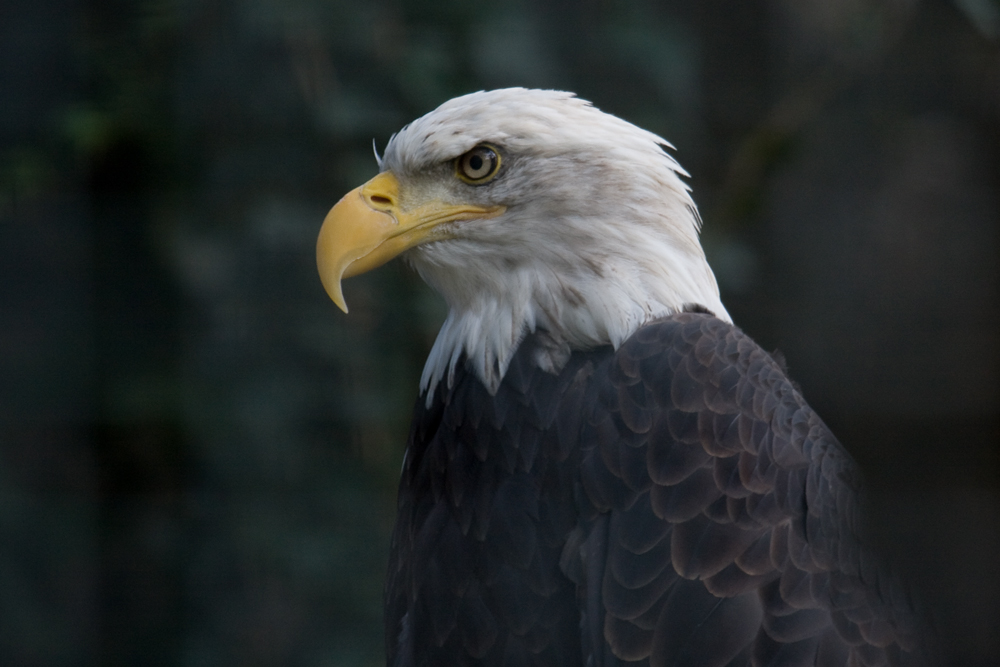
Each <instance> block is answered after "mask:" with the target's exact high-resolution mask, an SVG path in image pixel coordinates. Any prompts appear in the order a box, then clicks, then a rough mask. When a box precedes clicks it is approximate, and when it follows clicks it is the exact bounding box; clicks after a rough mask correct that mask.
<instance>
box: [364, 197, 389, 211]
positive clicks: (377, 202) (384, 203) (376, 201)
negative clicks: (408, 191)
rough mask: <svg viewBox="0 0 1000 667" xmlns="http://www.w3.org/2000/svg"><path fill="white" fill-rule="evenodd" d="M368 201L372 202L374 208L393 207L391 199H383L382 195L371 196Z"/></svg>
mask: <svg viewBox="0 0 1000 667" xmlns="http://www.w3.org/2000/svg"><path fill="white" fill-rule="evenodd" d="M368 201H370V202H371V203H372V204H373V205H374V206H378V207H386V208H388V207H390V206H392V200H391V199H389V198H388V197H383V196H382V195H371V196H370V197H369V198H368Z"/></svg>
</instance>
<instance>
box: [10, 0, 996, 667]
mask: <svg viewBox="0 0 1000 667" xmlns="http://www.w3.org/2000/svg"><path fill="white" fill-rule="evenodd" d="M509 85H525V86H532V87H551V88H560V89H567V90H573V91H575V92H577V93H578V94H579V95H580V96H581V97H584V98H586V99H589V100H592V101H593V102H594V103H595V104H596V105H597V106H598V107H600V108H601V109H604V110H605V111H608V112H611V113H614V114H617V115H620V116H622V117H623V118H626V119H628V120H630V121H632V122H634V123H636V124H638V125H641V126H643V127H645V128H648V129H650V130H652V131H655V132H657V133H660V134H662V135H663V136H664V137H666V138H668V139H669V140H670V141H672V142H673V143H674V144H675V146H676V148H677V150H676V155H677V157H678V159H679V160H680V162H681V163H682V164H683V165H684V166H685V167H686V168H687V169H688V170H689V171H690V172H691V181H690V182H691V184H692V186H693V188H694V195H695V199H696V201H697V202H698V203H699V205H700V207H701V211H702V215H703V217H704V219H705V232H704V242H705V247H706V250H707V253H708V255H709V260H710V261H711V262H712V264H713V266H714V267H715V270H716V272H717V275H718V278H719V282H720V285H721V287H722V292H723V298H724V300H725V302H726V304H727V306H728V307H729V309H730V312H731V313H732V315H733V317H734V318H735V320H736V322H737V323H738V324H739V325H741V326H742V327H743V328H744V329H745V330H746V331H747V332H749V333H750V334H751V335H752V336H753V337H754V338H756V339H757V340H758V341H759V342H760V343H761V344H762V345H764V347H765V348H767V349H779V350H780V351H781V352H783V353H784V355H785V356H786V357H787V359H788V364H789V367H790V370H791V374H792V376H793V377H794V378H795V379H796V380H797V381H798V382H799V383H800V384H801V385H802V387H803V390H804V393H805V395H806V396H807V398H808V399H809V400H810V402H811V403H812V405H813V406H814V407H815V408H816V409H817V410H818V411H819V413H820V414H821V415H823V416H824V418H825V419H826V420H827V421H828V422H829V424H830V425H831V426H832V428H833V430H834V432H835V433H837V434H838V436H839V437H840V439H841V440H842V441H843V442H844V444H845V445H846V446H847V448H848V449H849V450H850V451H851V452H852V453H853V454H854V455H855V457H856V458H857V459H858V460H859V462H860V463H861V464H862V465H863V467H864V468H865V470H866V472H867V474H868V479H869V482H870V487H871V490H872V499H873V503H872V504H873V521H874V522H876V525H877V526H878V527H879V530H878V533H879V535H880V537H881V541H882V542H883V544H882V546H883V547H884V548H885V549H886V550H887V551H888V552H889V553H890V554H891V555H892V557H893V558H894V560H895V561H896V562H897V563H898V565H899V567H900V568H901V569H903V570H904V571H908V572H909V573H910V575H911V576H912V577H913V578H914V579H915V580H916V581H918V583H919V585H920V586H921V587H922V589H923V597H924V600H925V603H926V606H927V607H928V608H930V609H931V610H932V611H933V612H934V614H935V615H936V617H937V619H938V623H939V624H940V626H941V628H942V631H943V634H944V635H945V637H946V641H947V642H948V646H949V650H950V655H951V656H952V662H953V664H955V665H971V666H979V665H982V666H984V667H985V666H986V665H993V664H997V662H996V661H997V658H998V656H1000V630H997V628H998V627H1000V602H998V600H1000V565H998V563H1000V555H998V554H1000V500H998V498H1000V454H998V435H1000V416H998V414H1000V400H998V398H1000V397H998V393H1000V353H998V346H997V344H998V342H1000V336H998V325H1000V291H998V288H1000V275H998V267H1000V238H998V232H1000V4H998V2H997V1H996V0H837V1H833V0H751V1H746V2H729V1H726V0H680V1H678V2H672V3H666V2H664V3H656V2H611V1H606V0H605V1H597V0H590V1H589V2H583V3H570V2H565V1H562V0H546V1H544V2H520V3H502V4H491V3H468V2H459V1H457V0H452V1H448V2H431V1H423V2H421V1H418V0H396V1H385V2H371V3H358V2H336V1H327V2H324V1H321V0H284V1H282V0H207V1H205V2H190V1H184V0H92V1H89V2H88V1H82V0H33V1H28V0H5V1H4V2H2V3H0V665H3V666H4V667H13V666H17V667H21V666H36V665H37V666H42V665H44V666H49V665H52V666H57V665H67V666H77V665H80V666H91V665H95V666H96V665H102V666H103V665H108V666H118V665H123V666H124V665H150V666H157V665H183V666H188V665H190V666H202V665H204V666H215V665H268V666H269V665H304V666H310V667H311V666H317V667H318V666H325V665H378V664H381V663H382V662H383V658H382V631H381V586H382V574H383V569H384V566H385V565H384V564H385V559H386V554H387V549H388V539H387V535H388V531H389V529H390V527H391V523H392V520H393V514H394V503H395V484H396V478H397V474H398V470H399V465H400V460H401V457H402V444H403V441H404V438H405V433H406V428H407V424H408V422H409V416H410V410H411V407H412V404H413V401H414V398H415V394H416V390H417V378H418V376H419V372H420V369H421V367H422V364H423V360H424V357H425V355H426V353H427V351H428V349H429V346H430V343H431V342H432V340H433V337H434V335H435V333H436V330H437V326H438V324H439V323H440V321H441V320H442V319H443V315H444V308H443V305H442V303H441V302H440V301H439V300H438V299H437V297H436V296H434V295H433V294H432V293H430V292H429V291H428V290H427V289H426V288H425V287H424V286H423V285H422V284H421V283H420V281H419V280H418V279H417V278H416V277H415V276H413V275H410V274H409V273H408V272H407V271H406V270H405V268H403V267H402V266H400V265H399V264H398V263H393V264H391V265H389V266H387V267H385V268H383V269H381V270H379V271H377V272H375V273H372V274H369V275H366V276H363V277H359V278H356V279H352V280H350V281H348V282H347V283H346V286H345V291H346V296H347V300H348V302H349V303H350V305H351V315H350V316H349V317H347V316H344V315H343V314H342V313H340V312H339V311H338V310H337V309H336V308H335V307H334V306H333V304H332V303H331V302H330V301H329V300H328V299H327V297H326V296H325V294H324V293H323V290H322V288H321V286H320V283H319V280H318V278H317V276H316V271H315V268H314V254H313V253H314V250H313V243H314V239H315V236H316V233H317V231H318V229H319V225H320V222H321V221H322V219H323V216H324V214H325V212H326V210H327V209H328V208H329V207H330V206H331V205H332V204H333V203H334V202H336V200H337V199H338V198H339V197H340V196H341V194H343V193H344V192H346V191H347V190H349V189H350V188H353V187H354V186H356V185H358V184H359V183H361V182H363V181H364V180H366V179H367V178H370V177H371V176H372V175H374V174H375V172H376V165H375V160H374V158H373V157H372V147H371V143H372V139H373V138H374V139H375V141H376V143H377V144H378V145H379V147H380V148H381V147H384V145H385V143H386V141H387V140H388V138H389V136H390V134H391V132H393V131H394V130H396V129H398V128H399V127H400V126H401V125H402V124H404V123H405V122H407V121H408V120H410V119H412V118H414V117H416V116H418V115H421V114H423V113H426V112H427V111H430V110H431V109H432V108H434V107H435V106H437V105H438V104H440V103H441V102H443V101H445V100H446V99H448V98H450V97H453V96H455V95H458V94H461V93H466V92H470V91H474V90H478V89H483V88H495V87H503V86H509Z"/></svg>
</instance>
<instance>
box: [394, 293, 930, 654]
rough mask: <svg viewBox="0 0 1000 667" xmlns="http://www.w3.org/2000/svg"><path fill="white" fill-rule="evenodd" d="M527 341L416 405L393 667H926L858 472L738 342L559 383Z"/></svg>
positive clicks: (397, 572)
mask: <svg viewBox="0 0 1000 667" xmlns="http://www.w3.org/2000/svg"><path fill="white" fill-rule="evenodd" d="M535 338H536V337H534V336H529V337H528V338H527V339H526V340H525V341H524V342H523V343H522V344H521V346H520V348H519V349H518V351H517V353H516V354H515V355H514V356H513V358H512V359H511V365H510V370H509V372H508V373H507V375H506V376H505V378H504V380H503V381H502V382H501V383H500V384H499V386H498V388H497V391H496V393H495V395H492V394H491V393H490V392H489V391H488V390H487V388H486V387H485V386H484V385H483V384H482V382H481V381H480V380H479V378H478V377H477V376H476V374H475V373H474V372H470V371H468V370H466V367H465V366H464V365H460V366H459V367H458V369H457V371H456V375H455V382H454V384H453V385H452V387H451V388H449V389H447V390H446V391H443V392H441V393H440V394H439V395H437V396H436V397H435V398H434V399H433V400H432V401H430V402H429V403H428V402H426V401H425V398H424V397H421V399H420V400H419V401H418V404H417V407H416V414H415V419H414V424H413V427H412V431H411V434H410V439H409V443H408V447H407V456H406V463H405V467H404V470H403V476H402V481H401V484H400V492H399V518H398V520H397V525H396V528H395V532H394V535H393V541H392V554H391V557H390V564H389V575H388V579H387V585H386V642H387V646H388V663H387V664H389V665H393V666H396V667H410V666H414V667H416V666H422V665H441V664H456V665H458V664H482V665H504V664H524V665H593V666H595V667H596V666H599V665H617V664H624V663H626V662H627V663H629V664H632V663H641V664H648V665H675V666H679V665H699V666H706V665H718V666H719V667H723V666H725V665H755V666H763V665H772V666H775V667H785V666H790V665H823V666H824V667H825V666H828V665H829V666H832V665H890V664H891V665H922V664H930V663H931V662H932V660H931V657H930V656H931V655H932V648H931V647H930V640H929V639H928V637H929V635H927V634H926V633H925V632H924V630H923V628H922V627H921V626H920V625H919V621H918V614H917V613H916V610H915V609H914V608H913V606H912V602H910V600H911V596H910V595H909V594H908V592H907V591H905V590H904V589H902V588H901V586H900V584H898V583H897V582H896V581H895V580H894V579H892V578H891V577H890V576H889V575H888V572H887V571H886V570H885V569H884V568H883V567H882V566H881V565H880V564H879V563H878V561H877V560H876V558H875V556H874V554H873V553H872V552H871V551H870V550H869V549H868V548H867V547H866V545H865V541H864V536H863V535H860V534H859V532H858V530H859V528H858V527H859V526H860V525H861V522H860V520H859V516H858V512H859V500H860V495H861V487H860V479H859V477H858V474H857V470H856V467H855V465H854V463H853V462H852V461H851V459H850V457H849V456H848V455H847V454H846V452H845V451H844V450H843V448H842V447H841V446H840V445H839V444H838V443H837V441H836V439H835V438H834V437H833V436H832V435H831V434H830V432H829V430H828V429H827V428H826V426H825V425H824V424H823V423H822V421H821V420H820V419H819V418H818V417H817V416H816V414H815V413H814V412H813V411H812V410H811V409H810V408H809V406H808V405H807V404H806V403H805V401H804V400H803V399H802V397H801V395H800V394H799V393H798V391H797V390H796V389H795V387H794V386H793V385H792V383H791V382H790V381H789V380H788V379H787V378H786V377H785V374H784V372H783V371H782V370H781V368H780V367H779V366H778V364H777V363H775V362H774V361H773V360H772V359H771V358H770V356H769V355H767V354H766V353H765V352H764V351H762V350H761V349H760V348H759V347H758V346H757V345H756V344H754V343H753V342H752V341H751V340H750V339H749V338H747V337H746V336H745V335H744V334H743V333H742V332H740V331H739V330H738V329H736V328H735V327H733V326H732V325H731V324H729V323H727V322H724V321H722V320H719V319H717V318H715V317H713V316H711V315H709V314H704V313H690V312H689V313H678V314H675V315H672V316H669V317H666V318H663V319H661V320H658V321H656V322H653V323H651V324H648V325H646V326H644V327H642V328H641V329H639V330H638V331H637V332H636V333H635V334H634V335H633V336H632V337H631V338H629V340H627V341H626V342H625V343H624V344H623V345H622V346H621V347H620V348H619V349H618V350H617V351H616V350H614V349H612V348H611V347H610V346H606V347H601V348H596V349H593V350H591V351H581V352H575V353H573V354H572V356H571V357H570V358H569V360H568V362H567V363H566V364H565V366H563V368H562V369H561V370H560V371H559V372H558V374H556V375H553V374H551V373H548V372H546V371H544V370H542V369H541V368H539V366H538V364H537V362H536V356H535V355H534V354H533V348H534V347H535V345H536V344H539V343H536V340H535ZM508 450H509V451H508ZM525 450H528V451H527V453H526V451H525Z"/></svg>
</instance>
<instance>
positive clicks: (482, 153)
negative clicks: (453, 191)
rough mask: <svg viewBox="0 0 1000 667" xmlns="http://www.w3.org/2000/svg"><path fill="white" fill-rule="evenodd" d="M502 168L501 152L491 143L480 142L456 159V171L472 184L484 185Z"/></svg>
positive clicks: (461, 177)
mask: <svg viewBox="0 0 1000 667" xmlns="http://www.w3.org/2000/svg"><path fill="white" fill-rule="evenodd" d="M499 170H500V152H499V151H497V149H495V148H493V146H490V145H489V144H480V145H479V146H476V147H475V148H473V149H472V150H471V151H469V152H468V153H465V154H464V155H462V156H460V157H459V158H458V160H456V161H455V173H456V174H457V175H458V177H459V178H460V179H462V180H463V181H465V182H466V183H469V184H470V185H482V184H483V183H486V182H487V181H489V180H490V179H492V178H493V177H494V176H496V175H497V171H499Z"/></svg>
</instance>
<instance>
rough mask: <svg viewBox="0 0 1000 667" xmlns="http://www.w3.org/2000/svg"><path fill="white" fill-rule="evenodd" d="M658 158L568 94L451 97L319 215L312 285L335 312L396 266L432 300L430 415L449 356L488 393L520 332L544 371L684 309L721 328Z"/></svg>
mask: <svg viewBox="0 0 1000 667" xmlns="http://www.w3.org/2000/svg"><path fill="white" fill-rule="evenodd" d="M666 148H672V146H670V144H669V143H667V142H666V141H665V140H664V139H662V138H660V137H659V136H657V135H655V134H653V133H651V132H647V131H646V130H643V129H640V128H638V127H636V126H635V125H632V124H631V123H628V122H626V121H624V120H621V119H620V118H617V117H615V116H612V115H610V114H606V113H603V112H601V111H600V110H598V109H597V108H595V107H594V106H592V105H591V104H590V103H589V102H586V101H584V100H581V99H579V98H577V97H575V96H574V95H573V94H572V93H566V92H558V91H549V90H527V89H524V88H509V89H504V90H494V91H488V92H478V93H472V94H469V95H464V96H462V97H458V98H455V99H453V100H450V101H448V102H445V103H444V104H442V105H441V106H440V107H438V108H437V109H435V110H434V111H431V112H430V113H428V114H427V115H425V116H423V117H421V118H418V119H417V120H415V121H413V122H412V123H410V124H409V125H407V126H406V127H404V128H403V129H402V130H400V131H399V132H397V133H396V134H395V135H393V137H392V138H391V139H390V140H389V144H388V146H387V147H386V149H385V154H384V156H383V158H382V159H381V160H380V173H379V174H378V175H377V176H376V177H375V178H373V179H372V180H370V181H368V182H367V183H365V184H364V185H362V186H360V187H359V188H357V189H355V190H352V191H351V192H349V193H348V194H347V195H345V196H344V197H343V198H342V199H341V200H340V202H338V203H337V205H336V206H334V207H333V209H331V211H330V213H329V214H328V215H327V217H326V220H325V221H324V223H323V227H322V229H321V230H320V234H319V240H318V242H317V263H318V266H319V272H320V276H321V278H322V280H323V285H324V287H325V288H326V290H327V293H328V294H329V295H330V297H331V298H332V299H333V301H334V302H335V303H336V304H337V305H338V306H339V307H340V308H341V309H342V310H344V311H345V312H346V311H347V306H346V304H345V301H344V297H343V293H342V292H341V287H340V283H341V279H343V278H347V277H350V276H354V275H357V274H360V273H364V272H365V271H368V270H370V269H373V268H375V267H377V266H380V265H381V264H383V263H385V262H387V261H388V260H390V259H392V258H393V257H395V256H397V255H401V256H402V257H403V259H404V260H405V261H406V262H408V263H409V264H410V265H411V266H412V267H413V268H414V269H415V270H416V271H417V273H419V274H420V276H421V277H422V278H423V279H424V280H425V281H426V282H427V283H428V284H429V285H430V286H431V287H432V288H434V289H435V290H436V291H437V292H438V293H440V294H441V295H442V296H443V297H444V299H445V301H446V302H447V304H448V307H449V313H448V317H447V319H446V320H445V323H444V325H443V326H442V328H441V331H440V333H439V334H438V337H437V340H436V341H435V343H434V347H433V349H432V351H431V354H430V356H429V358H428V360H427V365H426V367H425V368H424V373H423V378H422V379H421V389H422V390H423V391H426V392H427V400H428V402H429V401H430V399H431V397H432V396H433V392H434V388H435V387H436V386H437V384H438V383H439V382H440V381H441V380H442V379H443V378H448V381H449V383H450V381H451V377H452V376H453V373H454V369H455V367H456V364H457V363H459V360H460V359H462V358H465V359H466V363H468V364H470V366H471V368H473V369H474V371H475V373H476V374H477V375H478V377H479V379H480V380H481V381H482V382H483V384H485V385H486V387H487V388H488V389H489V390H490V391H491V392H495V391H496V388H497V387H498V386H499V384H500V381H501V380H502V378H503V376H504V373H505V372H506V370H507V366H508V364H509V363H510V359H511V356H512V355H513V353H514V351H515V350H516V349H517V346H518V344H519V343H520V342H521V340H522V339H523V338H524V336H525V335H527V334H528V333H529V332H541V333H543V334H544V339H545V341H546V343H547V344H546V345H545V346H544V351H543V352H540V353H539V355H538V363H539V364H540V365H541V366H542V368H545V369H546V370H550V371H553V372H555V371H558V369H559V368H560V367H561V366H562V364H563V363H564V362H565V360H566V359H567V358H568V356H569V354H570V352H571V351H572V350H574V349H586V348H591V347H595V346H599V345H606V344H611V345H614V346H615V347H617V346H618V345H619V344H620V343H621V342H623V341H624V340H625V339H626V338H628V336H629V335H631V334H632V333H633V332H635V330H636V329H638V328H639V327H640V326H642V325H643V324H644V323H646V322H648V321H650V320H653V319H656V318H658V317H662V316H664V315H669V314H670V313H673V312H676V311H678V310H681V309H682V308H683V307H684V306H685V305H688V304H697V305H700V306H703V307H705V308H707V309H708V310H709V311H711V312H713V313H714V314H715V315H716V316H717V317H720V318H722V319H726V320H728V319H729V316H728V314H727V313H726V310H725V308H724V307H723V306H722V303H721V301H720V299H719V290H718V286H717V284H716V281H715V276H714V275H713V274H712V270H711V269H710V268H709V266H708V263H707V262H706V261H705V254H704V252H703V250H702V248H701V244H700V243H699V241H698V231H699V227H700V218H699V216H698V212H697V208H696V207H695V204H694V202H693V200H692V199H691V195H690V191H689V188H688V187H687V185H686V184H685V183H684V181H682V180H681V176H687V173H686V172H685V171H684V170H683V169H682V168H681V167H680V165H679V164H678V163H677V162H676V161H675V160H674V159H673V157H671V156H670V155H669V154H667V153H666V152H665V149H666Z"/></svg>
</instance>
